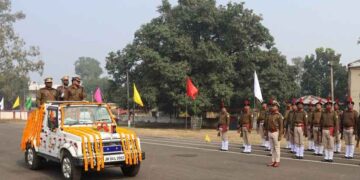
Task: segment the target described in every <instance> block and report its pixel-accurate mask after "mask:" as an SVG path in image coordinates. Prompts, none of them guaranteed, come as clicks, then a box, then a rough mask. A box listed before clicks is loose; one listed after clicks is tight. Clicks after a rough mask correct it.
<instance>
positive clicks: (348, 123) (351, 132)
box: [340, 97, 359, 159]
mask: <svg viewBox="0 0 360 180" xmlns="http://www.w3.org/2000/svg"><path fill="white" fill-rule="evenodd" d="M346 104H347V110H346V111H344V112H343V115H342V116H341V129H340V130H341V133H342V134H343V136H342V137H343V138H344V139H345V145H346V148H345V158H347V159H352V158H353V157H354V150H355V136H356V135H357V131H358V129H357V126H358V125H359V124H358V123H359V122H358V119H357V118H358V112H357V111H356V110H354V109H353V106H354V101H352V99H351V97H349V98H348V99H347V101H346Z"/></svg>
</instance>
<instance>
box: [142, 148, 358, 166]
mask: <svg viewBox="0 0 360 180" xmlns="http://www.w3.org/2000/svg"><path fill="white" fill-rule="evenodd" d="M141 143H143V144H151V145H159V146H167V147H177V148H185V149H196V150H203V151H209V152H220V151H219V150H214V149H206V148H198V147H189V146H178V145H169V144H161V143H151V142H141ZM221 153H229V154H237V155H244V156H255V157H267V158H270V157H269V156H266V155H260V154H243V153H240V152H233V151H222V152H221ZM281 159H286V160H290V161H297V162H311V163H318V164H323V165H339V166H350V167H359V165H355V164H343V163H336V162H332V163H326V162H321V161H314V160H308V159H302V160H297V159H292V158H287V157H281Z"/></svg>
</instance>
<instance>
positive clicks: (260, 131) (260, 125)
mask: <svg viewBox="0 0 360 180" xmlns="http://www.w3.org/2000/svg"><path fill="white" fill-rule="evenodd" d="M259 134H260V137H261V139H262V140H264V139H265V132H264V123H263V122H260V124H259Z"/></svg>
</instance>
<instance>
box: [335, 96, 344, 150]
mask: <svg viewBox="0 0 360 180" xmlns="http://www.w3.org/2000/svg"><path fill="white" fill-rule="evenodd" d="M334 111H335V112H336V114H337V115H338V119H339V123H340V117H341V116H342V114H343V111H342V110H341V109H340V104H339V100H336V101H335V104H334ZM338 128H340V125H339V126H338ZM336 131H337V133H336V136H335V137H334V153H336V154H338V153H340V152H341V133H340V129H336Z"/></svg>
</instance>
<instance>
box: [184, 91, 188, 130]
mask: <svg viewBox="0 0 360 180" xmlns="http://www.w3.org/2000/svg"><path fill="white" fill-rule="evenodd" d="M185 97H186V96H185ZM185 109H186V110H185V129H187V118H188V100H187V97H186V102H185Z"/></svg>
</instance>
